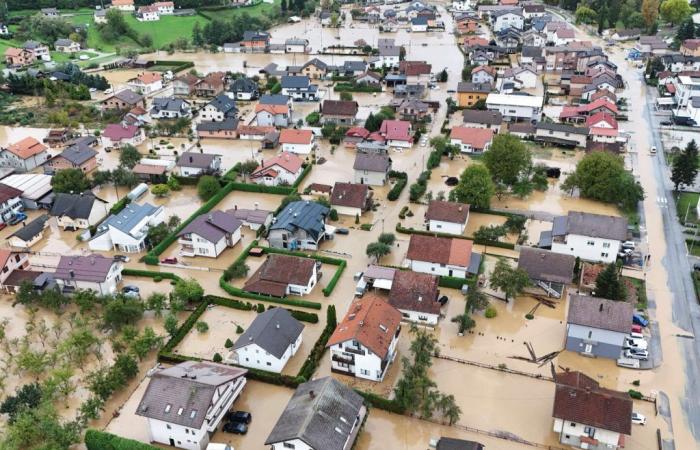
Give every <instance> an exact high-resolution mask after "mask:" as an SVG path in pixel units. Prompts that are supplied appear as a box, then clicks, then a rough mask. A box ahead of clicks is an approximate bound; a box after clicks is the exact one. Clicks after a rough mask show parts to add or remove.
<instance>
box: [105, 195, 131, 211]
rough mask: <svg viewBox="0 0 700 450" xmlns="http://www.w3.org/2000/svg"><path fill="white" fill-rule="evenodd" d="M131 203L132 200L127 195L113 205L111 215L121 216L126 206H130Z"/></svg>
mask: <svg viewBox="0 0 700 450" xmlns="http://www.w3.org/2000/svg"><path fill="white" fill-rule="evenodd" d="M130 202H131V199H130V198H129V197H127V196H126V195H125V196H124V197H122V198H121V199H120V200H119V201H118V202H116V203H115V204H114V205H112V207H111V208H110V209H109V213H110V214H119V213H120V212H121V211H122V210H123V209H124V208H126V205H128V204H129V203H130Z"/></svg>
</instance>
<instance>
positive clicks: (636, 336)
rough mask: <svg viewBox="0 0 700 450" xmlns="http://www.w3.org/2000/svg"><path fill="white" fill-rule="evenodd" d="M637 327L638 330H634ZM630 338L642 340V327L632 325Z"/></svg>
mask: <svg viewBox="0 0 700 450" xmlns="http://www.w3.org/2000/svg"><path fill="white" fill-rule="evenodd" d="M635 326H636V327H638V330H635V329H634V327H635ZM630 337H631V338H632V339H644V335H643V334H642V327H640V326H639V325H632V332H631V333H630Z"/></svg>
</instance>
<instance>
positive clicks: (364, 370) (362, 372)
mask: <svg viewBox="0 0 700 450" xmlns="http://www.w3.org/2000/svg"><path fill="white" fill-rule="evenodd" d="M360 375H369V370H367V369H360Z"/></svg>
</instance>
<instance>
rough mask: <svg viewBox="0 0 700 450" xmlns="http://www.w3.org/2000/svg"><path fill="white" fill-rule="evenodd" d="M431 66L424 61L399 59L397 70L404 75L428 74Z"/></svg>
mask: <svg viewBox="0 0 700 450" xmlns="http://www.w3.org/2000/svg"><path fill="white" fill-rule="evenodd" d="M431 68H432V66H431V65H430V64H428V63H426V62H425V61H401V62H400V63H399V71H400V72H401V73H403V74H404V75H406V76H409V77H410V76H417V75H429V74H430V70H431Z"/></svg>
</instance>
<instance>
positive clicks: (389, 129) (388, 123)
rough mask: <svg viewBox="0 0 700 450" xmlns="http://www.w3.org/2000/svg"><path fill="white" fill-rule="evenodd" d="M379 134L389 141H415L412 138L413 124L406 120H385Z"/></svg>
mask: <svg viewBox="0 0 700 450" xmlns="http://www.w3.org/2000/svg"><path fill="white" fill-rule="evenodd" d="M379 132H380V133H381V134H382V136H384V137H385V138H386V139H387V140H397V141H407V142H411V141H413V138H412V137H411V134H410V133H411V122H408V121H406V120H389V119H384V120H383V121H382V125H381V127H380V128H379Z"/></svg>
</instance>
